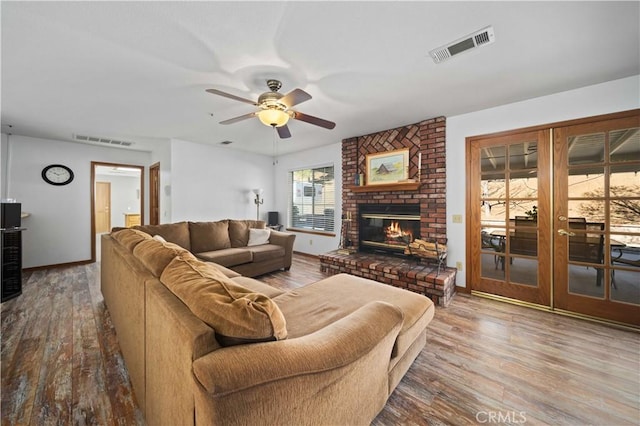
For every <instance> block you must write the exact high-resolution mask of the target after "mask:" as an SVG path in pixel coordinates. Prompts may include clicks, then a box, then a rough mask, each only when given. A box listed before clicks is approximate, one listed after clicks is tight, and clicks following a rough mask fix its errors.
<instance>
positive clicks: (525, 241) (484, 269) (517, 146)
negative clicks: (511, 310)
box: [467, 130, 551, 306]
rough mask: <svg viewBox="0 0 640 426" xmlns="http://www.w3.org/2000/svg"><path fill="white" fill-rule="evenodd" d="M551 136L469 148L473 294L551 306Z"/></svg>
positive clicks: (521, 136)
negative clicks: (491, 295)
mask: <svg viewBox="0 0 640 426" xmlns="http://www.w3.org/2000/svg"><path fill="white" fill-rule="evenodd" d="M549 135H550V132H549V130H539V131H532V132H524V133H512V134H507V135H504V136H496V137H490V138H479V139H475V140H473V141H472V142H471V144H470V152H469V154H470V163H469V166H470V167H469V174H470V177H471V179H470V184H469V191H470V205H469V206H467V208H468V210H469V211H470V215H469V222H468V224H469V229H470V230H469V239H468V241H469V243H470V252H471V256H470V257H471V259H473V261H472V262H471V268H470V275H471V282H472V289H473V290H476V291H481V292H485V293H491V294H495V295H499V296H504V297H508V298H511V299H518V300H522V301H525V302H529V303H533V304H536V305H542V306H550V304H551V292H550V288H551V287H550V286H551V276H550V271H551V267H550V265H551V241H550V240H549V231H548V230H549V219H548V218H549V216H550V204H549V193H550V167H551V164H550V161H549V159H550V155H549V150H550V143H549V137H550V136H549Z"/></svg>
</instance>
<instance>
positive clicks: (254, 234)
mask: <svg viewBox="0 0 640 426" xmlns="http://www.w3.org/2000/svg"><path fill="white" fill-rule="evenodd" d="M270 234H271V229H269V228H265V229H255V228H249V241H248V242H247V246H248V247H251V246H259V245H262V244H268V243H269V235H270Z"/></svg>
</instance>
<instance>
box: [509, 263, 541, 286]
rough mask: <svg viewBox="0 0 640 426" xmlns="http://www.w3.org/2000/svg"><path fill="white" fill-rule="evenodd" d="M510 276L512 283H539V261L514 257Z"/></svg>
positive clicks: (510, 266)
mask: <svg viewBox="0 0 640 426" xmlns="http://www.w3.org/2000/svg"><path fill="white" fill-rule="evenodd" d="M509 278H510V281H511V282H512V283H516V284H524V285H529V286H537V285H538V261H537V260H536V259H526V258H522V257H514V258H512V261H511V263H510V265H509Z"/></svg>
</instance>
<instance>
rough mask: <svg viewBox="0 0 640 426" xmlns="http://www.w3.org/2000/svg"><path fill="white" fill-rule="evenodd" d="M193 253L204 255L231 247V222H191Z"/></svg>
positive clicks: (190, 232)
mask: <svg viewBox="0 0 640 426" xmlns="http://www.w3.org/2000/svg"><path fill="white" fill-rule="evenodd" d="M189 234H190V236H191V251H192V252H193V253H204V252H206V251H213V250H221V249H225V248H229V247H231V240H230V239H229V222H228V221H226V220H221V221H218V222H189Z"/></svg>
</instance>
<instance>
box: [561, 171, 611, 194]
mask: <svg viewBox="0 0 640 426" xmlns="http://www.w3.org/2000/svg"><path fill="white" fill-rule="evenodd" d="M604 181H605V176H604V168H603V167H600V166H596V167H590V168H583V167H581V168H575V169H570V170H569V187H568V193H567V195H568V196H569V198H603V197H604Z"/></svg>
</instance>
